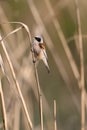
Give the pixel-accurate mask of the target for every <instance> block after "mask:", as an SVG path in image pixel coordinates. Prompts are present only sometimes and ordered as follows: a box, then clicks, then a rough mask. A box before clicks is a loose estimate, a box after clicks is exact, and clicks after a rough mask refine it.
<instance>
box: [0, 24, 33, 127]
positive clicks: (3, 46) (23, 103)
mask: <svg viewBox="0 0 87 130" xmlns="http://www.w3.org/2000/svg"><path fill="white" fill-rule="evenodd" d="M12 23H13V22H12ZM18 23H19V22H18ZM22 26H23V27H24V28H27V27H26V26H25V25H24V24H23V25H22ZM14 32H15V31H14ZM0 39H1V45H2V48H3V51H4V53H5V56H6V59H7V62H8V65H9V68H10V72H11V74H12V77H13V80H14V83H15V86H16V89H17V91H18V94H19V97H20V100H21V102H22V105H23V108H24V112H25V115H26V118H27V121H28V124H29V127H30V128H31V129H32V128H33V125H32V122H31V119H30V116H29V113H28V110H27V106H26V103H25V101H24V98H23V95H22V92H21V89H20V86H19V83H18V81H17V78H16V75H15V71H14V68H13V66H12V63H11V60H10V57H9V55H8V52H7V50H6V48H5V45H4V42H3V40H2V37H1V36H0ZM3 39H4V38H3Z"/></svg>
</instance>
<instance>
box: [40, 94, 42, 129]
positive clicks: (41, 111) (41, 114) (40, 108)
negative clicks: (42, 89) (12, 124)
mask: <svg viewBox="0 0 87 130" xmlns="http://www.w3.org/2000/svg"><path fill="white" fill-rule="evenodd" d="M40 121H41V130H43V100H42V96H40Z"/></svg>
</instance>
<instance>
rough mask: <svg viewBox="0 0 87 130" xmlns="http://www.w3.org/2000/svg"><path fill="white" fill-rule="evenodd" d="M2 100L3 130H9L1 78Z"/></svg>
mask: <svg viewBox="0 0 87 130" xmlns="http://www.w3.org/2000/svg"><path fill="white" fill-rule="evenodd" d="M0 100H1V111H2V118H3V128H4V130H8V127H7V115H6V107H5V101H4V95H3V90H2V83H1V78H0Z"/></svg>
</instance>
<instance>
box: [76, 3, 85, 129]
mask: <svg viewBox="0 0 87 130" xmlns="http://www.w3.org/2000/svg"><path fill="white" fill-rule="evenodd" d="M75 4H76V14H77V24H78V34H79V35H78V41H79V47H80V67H81V70H80V77H81V79H80V83H81V130H85V93H86V92H85V77H84V55H83V42H82V31H81V18H80V11H79V6H78V0H75Z"/></svg>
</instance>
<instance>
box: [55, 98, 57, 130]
mask: <svg viewBox="0 0 87 130" xmlns="http://www.w3.org/2000/svg"><path fill="white" fill-rule="evenodd" d="M56 118H57V113H56V100H54V130H57V121H56Z"/></svg>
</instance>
